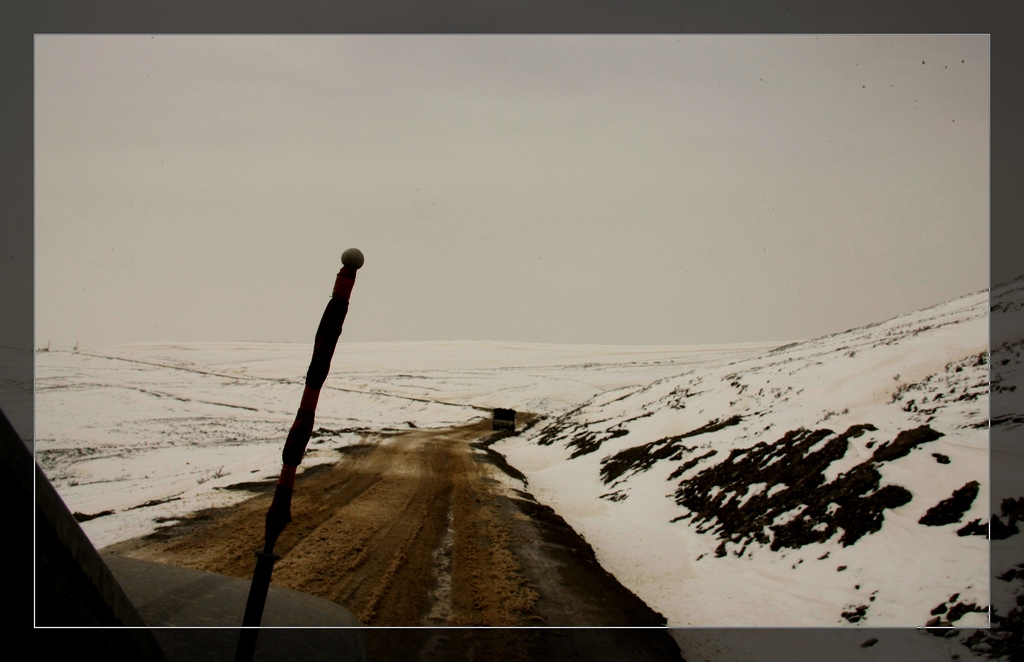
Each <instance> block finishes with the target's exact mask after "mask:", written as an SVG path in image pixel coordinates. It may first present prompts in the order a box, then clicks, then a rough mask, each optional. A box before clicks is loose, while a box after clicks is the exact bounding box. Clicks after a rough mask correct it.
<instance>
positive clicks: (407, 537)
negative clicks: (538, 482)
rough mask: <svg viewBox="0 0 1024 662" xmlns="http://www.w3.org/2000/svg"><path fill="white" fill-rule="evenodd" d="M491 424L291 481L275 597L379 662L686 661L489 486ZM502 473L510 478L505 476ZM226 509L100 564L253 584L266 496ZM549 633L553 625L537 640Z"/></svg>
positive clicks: (374, 445)
mask: <svg viewBox="0 0 1024 662" xmlns="http://www.w3.org/2000/svg"><path fill="white" fill-rule="evenodd" d="M490 436H491V432H490V423H489V421H483V422H479V423H475V424H472V425H468V426H465V427H461V428H455V429H449V430H443V431H436V430H434V431H426V430H423V431H420V430H413V431H410V432H408V433H403V434H401V435H395V436H391V437H382V438H377V439H375V440H374V439H369V438H368V439H364V441H365V442H366V443H363V444H360V445H357V446H350V447H347V448H345V449H341V450H343V451H344V452H343V455H344V456H345V457H344V459H343V460H341V461H340V462H339V463H338V464H336V465H329V466H327V467H322V468H316V469H314V470H312V471H309V472H307V473H305V474H303V475H302V476H300V477H299V478H298V479H297V481H296V487H295V496H294V499H293V502H292V523H291V524H289V526H288V527H287V528H286V529H285V531H284V533H283V534H282V535H281V537H280V538H279V540H278V542H277V545H276V547H275V551H276V552H277V553H279V554H280V555H281V557H282V558H281V560H280V561H278V563H277V565H276V567H275V569H274V576H273V581H274V583H275V584H279V585H282V586H286V587H289V588H293V589H296V590H299V591H303V592H306V593H310V594H313V595H317V596H320V597H323V598H326V599H328V600H332V601H334V602H337V603H339V604H341V605H343V606H345V607H346V608H347V609H349V610H350V611H351V612H353V613H354V614H355V615H356V616H357V617H358V618H359V619H360V620H361V621H362V622H363V623H365V624H367V625H373V626H424V625H427V626H519V627H524V626H525V627H531V628H534V629H529V630H521V629H520V630H480V629H475V630H470V629H414V630H371V631H370V635H369V647H370V653H371V656H372V658H373V659H375V660H379V659H421V660H430V659H495V658H498V656H500V658H498V659H502V658H503V659H507V660H533V659H575V658H576V657H577V656H579V659H590V660H604V659H608V660H611V659H615V660H631V659H635V660H679V659H680V656H679V651H678V648H677V647H676V645H675V642H674V641H673V640H672V639H671V637H670V636H669V635H668V634H667V633H666V632H664V631H662V630H556V629H547V628H550V627H551V626H581V627H583V626H586V627H601V628H603V627H608V626H618V627H621V626H632V627H643V626H661V625H664V618H663V617H662V616H661V615H660V614H658V613H656V612H654V611H653V610H651V609H650V608H648V607H647V605H645V604H644V603H643V602H642V601H641V600H639V599H638V598H637V597H636V596H635V595H633V594H632V593H630V592H629V591H628V590H626V589H625V588H624V587H622V586H621V585H620V584H619V583H618V582H617V581H616V580H615V579H614V577H612V576H611V575H609V574H608V573H606V572H605V571H604V570H603V569H602V568H601V567H600V565H599V564H598V563H597V561H596V560H595V559H594V555H593V550H591V548H590V547H589V545H587V544H586V542H585V541H583V539H582V538H580V537H579V536H578V535H576V534H575V532H573V531H572V529H571V528H570V527H569V526H568V525H567V524H566V523H565V522H564V521H563V520H562V519H561V518H560V517H558V516H557V515H556V514H554V513H553V512H552V511H551V509H550V508H547V507H545V506H543V505H541V504H539V503H537V502H536V501H534V500H533V498H532V497H531V496H530V495H529V494H527V493H525V492H521V491H518V490H513V489H511V488H508V487H506V486H505V485H504V484H502V483H500V482H499V481H497V480H495V476H496V474H497V472H498V471H499V470H500V469H499V468H498V467H500V466H501V465H502V462H501V457H500V456H498V455H497V454H496V453H493V452H489V451H487V450H486V448H485V446H486V443H487V438H488V437H490ZM505 469H506V470H508V468H507V467H506V468H505ZM250 488H251V489H254V491H259V492H260V494H259V495H258V496H255V497H254V498H252V499H249V500H247V501H245V502H243V503H241V504H238V505H236V506H233V507H229V508H221V509H211V510H207V511H203V512H200V513H196V514H195V515H194V516H192V517H190V518H189V519H187V520H185V521H181V522H178V523H175V524H174V525H172V526H169V527H165V528H162V529H160V530H158V531H157V532H155V533H153V534H151V535H149V536H146V537H144V538H139V539H135V540H130V541H126V542H123V543H118V544H117V545H114V546H112V547H110V548H108V549H107V550H105V551H108V552H113V553H116V554H121V555H124V556H130V557H134V558H141V559H147V560H152V561H159V562H163V563H169V564H173V565H179V566H185V567H192V568H198V569H201V570H207V571H212V572H218V573H222V574H225V575H231V576H236V577H242V578H251V576H252V571H253V568H254V566H255V560H254V557H253V555H252V550H255V549H257V548H259V547H262V541H263V519H264V515H265V513H266V511H267V508H268V507H269V503H270V497H271V494H272V486H270V485H256V486H250ZM542 626H544V627H542Z"/></svg>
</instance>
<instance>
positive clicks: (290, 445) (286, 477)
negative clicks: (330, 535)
mask: <svg viewBox="0 0 1024 662" xmlns="http://www.w3.org/2000/svg"><path fill="white" fill-rule="evenodd" d="M341 262H342V265H343V266H342V268H341V271H339V272H338V275H337V277H336V278H335V279H334V291H333V292H332V293H331V300H330V301H329V302H328V303H327V308H326V309H324V314H323V317H321V318H320V326H318V327H317V330H316V339H315V340H314V342H313V358H312V359H311V360H310V362H309V369H308V370H307V371H306V385H305V388H304V389H303V391H302V400H301V401H300V402H299V411H298V412H297V413H296V414H295V421H294V422H293V423H292V427H291V429H290V430H288V438H287V440H286V441H285V443H284V451H282V453H281V459H282V461H283V464H282V466H281V475H280V477H279V478H278V480H277V487H276V488H275V489H274V500H273V501H272V502H271V504H270V509H269V510H268V511H267V517H266V528H265V530H264V544H263V549H260V550H256V570H255V571H254V572H253V577H252V584H251V585H250V587H249V598H248V600H247V601H246V605H245V615H244V616H243V618H242V627H243V628H245V629H243V630H242V631H241V633H240V635H239V639H238V648H237V649H236V650H235V662H249V661H250V660H252V656H253V652H254V651H255V649H256V636H257V634H258V632H259V630H258V629H257V628H258V627H259V625H260V623H261V622H262V620H263V607H264V606H265V604H266V601H267V591H269V590H270V576H271V575H272V574H273V572H274V563H275V562H276V561H277V560H278V559H279V558H281V557H280V556H278V555H277V554H275V553H274V544H275V543H276V542H277V538H278V536H280V535H281V532H282V531H284V528H285V527H286V526H287V525H288V522H291V521H292V514H291V509H292V488H293V487H294V486H295V470H296V469H297V468H298V466H299V463H301V462H302V456H303V454H304V453H305V452H306V444H308V443H309V438H310V436H311V435H312V433H313V419H314V416H315V414H316V403H317V401H318V400H319V399H320V389H321V388H323V385H324V381H325V380H326V379H327V373H328V372H329V371H330V369H331V359H332V358H333V357H334V348H335V347H337V345H338V338H339V337H340V336H341V326H342V324H343V323H344V322H345V315H346V314H347V313H348V300H349V297H350V296H351V294H352V286H353V285H354V284H355V282H356V270H357V269H359V267H361V266H363V254H362V253H361V252H359V250H358V249H355V248H350V249H348V250H347V251H345V252H344V253H343V254H342V256H341Z"/></svg>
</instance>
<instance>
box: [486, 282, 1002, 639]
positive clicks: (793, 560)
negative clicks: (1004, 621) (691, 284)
mask: <svg viewBox="0 0 1024 662" xmlns="http://www.w3.org/2000/svg"><path fill="white" fill-rule="evenodd" d="M999 296H1000V295H998V294H997V296H996V299H995V303H998V301H999ZM988 372H989V362H988V292H987V291H986V292H980V293H977V294H974V295H971V296H967V297H964V298H961V299H958V300H955V301H951V302H949V303H946V304H943V305H940V306H936V307H934V308H929V309H927V310H922V311H918V312H915V313H912V314H910V315H905V316H902V317H899V318H896V319H892V320H889V321H886V322H882V323H879V324H874V325H870V326H867V327H864V328H860V329H854V330H851V331H848V332H845V333H839V334H835V335H832V336H829V337H825V338H819V339H816V340H812V341H808V342H800V343H793V344H790V345H787V346H783V347H779V348H776V349H773V350H771V351H766V352H764V353H762V354H760V355H757V356H752V357H745V358H740V359H738V360H735V361H731V362H728V363H726V364H724V365H719V366H710V367H703V366H698V367H695V368H693V369H690V370H686V371H684V372H681V373H680V374H678V375H675V376H671V377H666V378H662V379H659V380H656V381H652V382H651V383H649V384H646V385H643V386H639V387H632V388H623V389H618V390H613V391H609V392H605V393H602V394H600V395H598V396H596V397H594V398H592V399H591V400H589V401H587V402H586V403H584V404H583V405H582V406H580V407H578V408H576V409H575V410H573V411H571V412H568V413H566V414H564V415H562V416H560V417H558V418H556V419H554V420H552V421H550V422H549V423H548V424H547V425H545V426H543V427H541V428H539V429H537V430H535V431H533V432H532V434H531V435H530V436H528V437H526V438H518V439H509V440H507V441H505V442H502V443H501V444H499V445H497V446H496V448H497V450H499V451H500V452H502V453H504V454H505V455H506V456H507V457H508V460H509V461H510V462H511V464H513V465H514V466H516V467H517V468H518V469H519V470H520V471H522V472H524V473H525V474H526V476H527V478H528V480H529V487H530V489H531V491H532V492H533V493H534V494H535V495H536V496H537V497H538V498H539V499H540V500H542V501H544V502H546V503H548V504H550V505H551V506H552V507H554V508H555V510H556V511H558V512H559V513H560V514H561V515H562V516H563V517H565V519H566V520H567V521H568V522H569V523H570V524H572V525H573V526H574V527H575V528H576V529H577V530H578V531H580V532H581V533H582V534H583V535H584V536H585V537H586V538H587V540H588V541H589V542H590V543H591V544H592V545H593V546H594V548H595V549H596V550H597V553H598V558H599V559H600V561H601V562H602V564H603V565H604V566H605V567H606V568H607V569H608V570H609V571H611V572H612V573H613V574H615V575H616V577H618V578H619V579H620V581H622V582H623V583H624V584H625V585H626V586H628V587H629V588H631V589H632V590H634V591H635V592H636V593H637V594H638V595H640V596H641V597H643V598H644V599H645V600H646V601H647V602H648V604H650V605H651V606H652V607H654V608H655V609H657V610H659V611H661V612H662V613H663V614H665V615H666V617H667V618H668V621H669V623H670V624H673V625H699V626H765V625H768V626H832V625H849V624H850V623H857V624H859V625H869V626H920V625H924V624H925V623H927V622H929V621H930V620H932V619H933V610H935V609H936V608H938V609H939V610H941V609H942V606H945V609H946V610H950V609H952V608H953V607H955V606H956V605H960V606H959V607H957V611H955V612H953V613H954V614H957V615H959V612H960V611H963V610H965V609H966V610H967V613H965V614H964V615H963V616H962V617H961V618H959V619H958V624H959V625H965V626H966V625H979V626H980V625H986V624H987V622H988V616H987V613H985V612H984V610H985V609H986V608H987V607H988V604H989V559H988V540H987V538H986V535H985V534H986V533H987V523H988V521H989V507H988V504H989V486H990V482H989V463H988V414H989V412H988V391H989V383H988Z"/></svg>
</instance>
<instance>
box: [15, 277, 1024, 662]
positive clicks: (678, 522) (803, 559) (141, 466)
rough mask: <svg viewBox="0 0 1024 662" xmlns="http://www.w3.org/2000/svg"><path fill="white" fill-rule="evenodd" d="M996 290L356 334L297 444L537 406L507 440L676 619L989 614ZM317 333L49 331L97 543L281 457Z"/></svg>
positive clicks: (857, 621)
mask: <svg viewBox="0 0 1024 662" xmlns="http://www.w3.org/2000/svg"><path fill="white" fill-rule="evenodd" d="M990 303H991V306H992V310H993V314H1000V315H1003V316H1010V317H1012V316H1022V314H1024V313H1022V308H1024V283H1022V282H1021V281H1019V280H1018V281H1014V282H1013V283H1010V284H1008V285H1005V286H1002V287H999V288H996V289H995V290H994V291H993V292H992V293H991V302H990V301H989V292H987V291H986V292H980V293H977V294H974V295H970V296H966V297H963V298H960V299H957V300H955V301H951V302H948V303H946V304H943V305H940V306H936V307H934V308H929V309H926V310H922V311H916V312H913V313H910V314H907V315H904V316H901V317H899V318H896V319H892V320H888V321H883V322H879V323H877V324H874V325H870V326H868V327H864V328H860V329H855V330H851V331H848V332H845V333H840V334H835V335H832V336H828V337H825V338H819V339H814V340H810V341H806V342H797V343H791V344H787V345H783V346H778V345H777V344H748V345H743V346H704V347H692V346H678V347H619V346H584V345H543V344H526V343H506V342H475V341H474V342H468V341H467V342H422V343H366V344H348V343H345V341H344V335H343V336H342V341H341V343H340V344H339V347H338V351H337V353H336V354H335V359H334V362H333V364H332V369H331V374H330V376H329V377H328V380H327V384H326V386H325V389H324V392H323V394H322V396H321V399H320V403H319V406H318V409H317V421H316V425H315V428H314V429H315V430H317V431H318V432H317V433H316V436H314V438H313V439H312V440H311V442H310V445H309V449H308V451H307V455H306V459H305V460H304V462H303V466H311V465H313V464H316V463H320V462H333V461H336V460H338V459H339V457H340V455H339V454H338V453H337V451H336V449H337V448H338V447H340V446H344V445H347V444H353V443H357V442H359V441H360V440H361V439H362V438H363V437H364V436H371V437H372V436H373V435H376V434H386V433H388V432H392V431H397V430H403V429H410V428H412V427H414V426H415V427H419V428H432V427H436V428H440V427H447V426H451V425H456V424H462V423H466V422H468V421H471V420H474V419H479V418H480V417H484V416H489V414H490V409H491V408H493V407H512V408H515V409H517V410H520V411H529V412H532V413H536V414H540V415H542V416H543V417H544V418H543V419H542V420H541V421H540V422H539V423H537V424H536V425H535V426H533V427H532V428H530V429H529V430H527V431H525V432H523V433H521V434H520V435H518V436H515V437H510V438H508V439H505V440H503V441H501V442H498V443H497V444H496V445H494V446H493V448H494V449H495V450H497V451H499V452H501V453H502V454H504V455H505V456H506V457H507V458H508V460H509V462H510V463H511V464H512V465H513V466H514V467H516V468H517V469H519V470H520V471H522V472H523V473H524V474H525V475H526V477H527V482H528V488H529V490H530V491H531V492H532V493H533V494H534V495H535V496H536V497H537V498H538V499H539V500H540V501H542V502H544V503H547V504H548V505H550V506H552V507H553V508H554V509H555V510H556V511H557V512H558V513H559V514H560V515H562V516H563V517H564V518H565V519H566V521H568V522H569V523H570V524H571V525H572V526H573V527H574V528H575V529H576V530H577V531H578V532H579V533H581V534H582V535H583V536H584V537H585V538H586V539H587V540H588V542H590V543H591V544H592V545H593V547H594V548H595V550H596V552H597V554H598V558H599V560H600V561H601V563H602V564H603V565H604V566H605V568H606V569H608V570H609V571H610V572H612V573H613V574H615V575H616V577H618V578H619V580H620V581H622V583H623V584H625V585H626V586H627V587H629V588H630V589H632V590H633V591H634V592H636V593H637V594H638V595H639V596H640V597H641V598H643V599H644V600H645V601H646V602H647V603H648V604H649V605H651V606H652V607H653V608H655V609H656V610H658V611H660V612H662V613H663V614H664V615H665V616H666V617H667V619H668V621H669V623H670V624H671V625H677V626H844V627H847V628H851V627H852V628H860V627H890V626H901V627H906V626H910V627H915V626H922V625H925V624H926V623H929V622H931V623H932V624H936V623H938V624H941V625H945V624H949V623H950V622H952V624H953V625H956V626H958V627H962V628H970V627H986V626H987V625H988V622H989V613H988V610H989V607H995V610H996V611H995V613H996V614H997V615H998V614H1002V615H1004V616H1005V615H1006V614H1008V613H1009V612H1010V611H1011V610H1012V609H1014V608H1015V606H1016V603H1015V596H1016V595H1017V594H1018V593H1020V592H1021V579H1022V578H1018V577H1016V576H1015V575H1013V572H1011V573H1010V575H1012V576H1009V579H1007V580H1006V581H1002V580H994V579H992V577H993V576H999V575H1000V574H1001V573H1002V574H1003V575H1006V572H1005V571H1007V570H1011V571H1013V569H1014V568H1015V566H1016V564H1018V563H1020V562H1021V561H1024V558H1020V556H1021V550H1020V549H1019V544H1018V540H1019V538H1020V536H1008V537H1002V538H1000V536H1002V535H1003V533H1004V532H1003V530H1002V529H1003V527H1007V526H1009V527H1013V526H1014V522H1015V521H1016V514H1014V513H1016V512H1017V511H1016V510H1014V509H1015V508H1016V509H1020V507H1021V506H1024V499H1022V500H1021V501H1020V502H1019V505H1015V504H1018V502H1017V501H1015V500H1016V499H1017V498H1018V497H1020V496H1021V495H1020V494H1001V493H992V490H993V485H994V484H995V485H1000V486H1006V485H1012V484H1015V480H1014V479H1013V478H1012V477H1010V476H1003V475H1002V474H1000V473H999V472H1002V471H1006V472H1011V471H1015V468H1016V467H1019V466H1020V458H1019V457H1005V458H1004V457H999V456H993V457H992V459H991V466H990V458H989V444H988V434H989V430H988V424H989V416H990V412H989V389H990V384H989V370H990V367H991V364H992V363H995V362H997V361H998V362H999V368H1000V369H999V371H998V372H999V374H1000V375H1001V376H1003V377H1006V376H1012V375H1014V374H1016V372H1015V371H1016V370H1018V369H1019V364H1020V358H1019V356H1018V354H1019V351H1020V349H1021V345H1022V344H1024V337H1010V338H995V339H994V341H995V345H994V346H993V347H992V353H991V357H990V355H989V346H988V344H989V333H988V332H989V306H990ZM353 312H355V311H353ZM1011 327H1012V328H1020V327H1021V325H1019V324H1000V328H1011ZM309 353H310V346H309V345H308V344H275V343H241V342H239V343H198V342H189V343H146V344H134V345H125V346H118V347H107V348H83V349H81V350H80V351H78V352H67V351H50V352H40V353H38V354H37V364H36V389H37V394H36V428H35V429H36V440H35V446H36V455H37V459H38V461H39V462H40V464H41V466H42V467H43V469H44V470H45V471H46V473H47V475H48V476H49V477H50V478H51V480H52V481H53V482H54V484H55V486H56V487H57V489H58V491H59V492H60V494H61V496H62V497H63V498H64V500H65V501H66V502H67V504H68V506H69V507H70V508H71V510H72V511H77V512H79V513H82V514H83V515H87V516H88V515H98V514H101V513H106V514H105V515H103V516H99V517H95V518H93V519H88V520H87V521H84V522H83V524H82V526H83V528H84V529H85V531H86V533H87V534H88V535H89V537H90V538H91V539H92V540H93V542H94V543H95V544H96V546H97V547H103V546H105V545H108V544H111V543H113V542H116V541H119V540H123V539H126V538H129V537H133V536H137V535H141V534H144V533H147V532H149V531H152V530H153V529H154V528H156V527H158V526H160V525H161V523H163V522H167V521H170V520H173V519H175V518H178V517H182V516H184V515H185V514H187V513H189V512H193V511H195V510H197V509H200V508H203V507H207V506H211V505H221V504H225V503H230V502H231V501H233V500H235V499H240V498H243V497H244V495H245V493H244V492H243V491H237V490H230V489H225V488H227V487H229V486H230V485H233V484H237V483H240V482H245V481H252V480H263V479H269V478H273V477H274V476H276V474H277V472H278V470H279V468H280V451H281V448H282V446H283V441H284V437H285V434H286V432H287V429H288V427H289V426H290V424H291V421H292V417H293V416H294V413H295V409H296V408H297V406H298V400H299V397H300V396H301V392H302V380H303V376H304V374H305V369H306V366H307V364H308V360H309ZM991 388H992V389H994V390H999V389H1001V388H1002V389H1007V390H1008V389H1010V388H1012V387H1011V386H1009V385H1003V384H1000V383H999V382H994V383H993V384H992V385H991ZM1000 401H1001V402H1005V400H1000ZM1022 410H1024V407H1018V408H1015V409H1012V411H996V410H994V411H992V412H991V417H992V424H993V426H999V429H1000V432H1001V433H1002V434H1006V433H1008V432H1009V433H1010V434H1016V431H1017V430H1018V429H1019V426H1020V424H1021V422H1024V415H1022V414H1024V411H1022ZM992 474H994V475H996V476H997V477H999V480H996V481H995V483H993V481H992V480H991V475H992ZM1004 478H1005V479H1004ZM990 499H991V500H992V501H991V502H992V503H993V504H996V506H997V507H996V510H995V511H994V512H993V513H990V512H989V503H990ZM1007 499H1013V500H1014V501H1012V502H1010V503H1009V505H1006V502H1005V500H1007ZM1000 504H1003V510H1002V511H1000V507H999V506H1000ZM990 515H994V516H995V519H994V520H993V534H992V537H993V540H992V541H991V551H992V555H991V559H992V566H991V568H990V563H989V546H990V541H989V540H988V539H987V537H986V534H987V533H988V530H989V526H988V523H989V522H990ZM1022 515H1024V513H1022ZM997 529H998V531H997ZM995 538H999V539H995ZM990 594H991V599H990ZM681 632H685V631H681ZM910 634H914V633H910ZM924 636H925V638H926V639H928V640H931V639H935V638H934V637H930V636H927V635H924ZM682 641H683V640H682V639H681V642H682ZM851 641H852V640H851ZM938 641H941V642H942V644H943V646H945V647H947V648H948V647H952V648H950V650H956V651H958V654H961V655H967V654H970V653H971V651H970V650H968V649H966V648H965V647H963V646H958V645H957V644H956V643H955V642H948V641H946V640H938ZM709 642H710V640H709V639H707V638H704V639H701V640H700V641H699V642H694V641H689V643H687V644H685V645H686V646H688V648H686V650H688V651H689V656H690V657H693V658H694V659H701V656H706V659H715V657H716V656H717V655H718V654H725V653H726V651H724V650H719V648H716V646H717V645H718V644H713V643H709ZM860 643H861V640H859V639H858V640H857V645H858V646H859V644H860ZM750 645H751V646H753V647H754V648H758V647H759V646H761V644H757V643H753V644H750ZM734 646H735V644H734ZM752 650H753V649H752ZM866 650H868V649H865V651H866ZM936 650H937V649H936ZM943 650H945V649H943ZM702 651H703V652H702ZM716 651H717V653H716ZM865 654H867V653H865ZM729 656H730V657H731V658H732V659H758V658H757V657H756V656H754V657H750V656H748V657H744V653H743V652H742V651H741V650H738V649H735V648H734V649H732V652H731V653H729ZM690 657H688V659H690ZM792 659H796V658H792ZM851 659H852V658H851ZM866 659H867V658H866ZM872 659H874V658H872ZM908 659H909V658H908ZM921 659H935V658H921ZM940 659H941V658H940Z"/></svg>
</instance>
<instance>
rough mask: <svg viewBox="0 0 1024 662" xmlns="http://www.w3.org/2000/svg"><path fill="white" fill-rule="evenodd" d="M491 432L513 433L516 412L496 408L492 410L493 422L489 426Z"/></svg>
mask: <svg viewBox="0 0 1024 662" xmlns="http://www.w3.org/2000/svg"><path fill="white" fill-rule="evenodd" d="M491 429H492V430H511V431H513V432H515V429H516V410H515V409H502V408H500V407H499V408H497V409H495V410H494V422H493V423H492V424H491Z"/></svg>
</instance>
